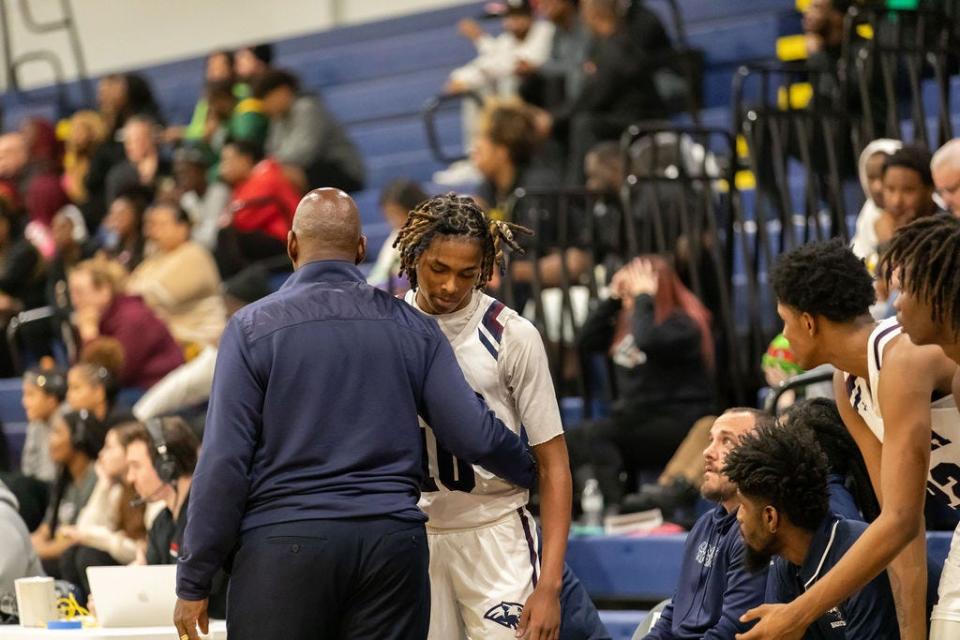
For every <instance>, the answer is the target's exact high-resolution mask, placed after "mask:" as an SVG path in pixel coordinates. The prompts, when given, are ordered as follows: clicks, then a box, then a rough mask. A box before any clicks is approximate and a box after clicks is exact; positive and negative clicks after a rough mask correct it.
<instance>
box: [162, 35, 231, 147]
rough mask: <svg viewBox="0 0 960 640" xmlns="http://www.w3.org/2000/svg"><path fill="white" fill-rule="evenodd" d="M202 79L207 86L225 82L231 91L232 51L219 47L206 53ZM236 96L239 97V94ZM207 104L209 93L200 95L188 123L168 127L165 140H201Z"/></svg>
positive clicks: (204, 128)
mask: <svg viewBox="0 0 960 640" xmlns="http://www.w3.org/2000/svg"><path fill="white" fill-rule="evenodd" d="M203 81H204V84H205V85H206V86H207V87H209V86H210V85H211V84H212V83H225V84H226V85H227V86H228V87H230V88H231V93H232V89H233V86H234V85H236V73H235V71H234V55H233V51H229V50H227V49H220V50H218V51H214V52H213V53H211V54H210V55H208V56H207V63H206V66H205V68H204V74H203ZM241 93H242V91H241ZM237 97H238V98H239V97H241V96H237ZM209 106H210V96H209V93H207V94H205V95H203V96H201V97H200V99H199V100H197V104H196V105H195V106H194V107H193V115H192V116H191V117H190V124H188V125H187V126H186V127H170V128H168V129H167V132H166V135H165V137H166V138H167V140H180V139H183V140H188V141H199V140H203V139H204V138H205V137H206V135H205V134H206V131H207V120H208V116H209Z"/></svg>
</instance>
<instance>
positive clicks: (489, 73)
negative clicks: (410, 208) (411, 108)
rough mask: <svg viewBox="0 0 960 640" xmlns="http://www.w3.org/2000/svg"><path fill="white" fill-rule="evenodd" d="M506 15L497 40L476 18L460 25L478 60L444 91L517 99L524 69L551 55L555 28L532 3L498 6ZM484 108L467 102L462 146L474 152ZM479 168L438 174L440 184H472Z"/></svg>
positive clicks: (522, 0) (458, 166)
mask: <svg viewBox="0 0 960 640" xmlns="http://www.w3.org/2000/svg"><path fill="white" fill-rule="evenodd" d="M493 8H494V10H496V11H500V12H502V14H503V33H501V34H500V35H499V36H497V37H493V36H491V35H489V34H487V32H486V31H484V30H483V27H481V26H480V25H479V24H478V23H477V22H476V21H475V20H472V19H469V18H465V19H463V20H461V21H460V22H459V24H458V25H457V30H458V31H459V32H460V34H461V35H462V36H463V37H465V38H467V39H468V40H470V41H471V42H473V43H474V45H475V46H476V48H477V57H476V58H474V59H473V60H471V61H470V62H469V63H467V64H466V65H464V66H462V67H459V68H457V69H454V70H453V71H452V72H451V73H450V76H449V78H448V79H447V83H446V85H445V86H444V92H445V93H447V94H451V95H460V94H466V93H473V94H475V95H477V96H478V97H479V98H480V99H481V100H483V101H486V99H487V98H491V97H500V98H510V97H516V96H517V95H518V91H519V88H520V82H521V79H522V75H521V74H520V73H519V72H520V70H521V69H522V68H523V69H525V68H527V67H529V68H536V67H539V66H540V65H542V64H543V63H544V62H546V60H547V58H548V57H549V55H550V43H551V40H552V38H553V25H551V24H550V23H548V22H544V21H541V20H534V16H533V8H532V7H531V4H530V2H529V1H528V0H510V1H509V2H506V3H503V4H501V5H493ZM480 106H481V105H478V104H476V103H475V102H474V101H473V100H464V101H463V146H464V148H465V149H469V148H470V145H471V144H472V143H473V141H474V138H475V137H476V133H477V126H476V122H477V116H478V110H479V108H480ZM475 174H476V171H475V168H473V167H471V166H470V165H469V164H468V163H455V164H454V165H452V166H451V167H450V168H449V169H447V170H446V171H442V172H439V173H438V174H437V176H436V178H435V179H436V180H437V181H439V182H440V183H442V184H456V183H464V182H470V181H472V180H474V179H475Z"/></svg>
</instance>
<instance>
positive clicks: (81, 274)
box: [69, 259, 183, 389]
mask: <svg viewBox="0 0 960 640" xmlns="http://www.w3.org/2000/svg"><path fill="white" fill-rule="evenodd" d="M69 287H70V300H71V301H72V302H73V308H74V315H75V324H76V326H77V331H78V333H79V334H80V339H81V341H82V342H83V344H87V343H89V342H91V341H92V340H95V339H96V338H99V337H100V336H108V337H112V338H116V339H117V340H118V341H119V342H120V345H121V346H122V347H123V354H124V366H123V370H122V371H121V372H120V375H119V377H118V382H119V384H120V386H121V387H135V388H138V389H149V388H150V387H151V386H152V385H153V384H154V383H156V382H157V381H158V380H160V379H161V378H162V377H163V376H165V375H166V374H168V373H170V372H171V371H172V370H173V369H175V368H176V367H178V366H180V365H181V364H183V353H182V352H181V351H180V347H178V346H177V343H176V341H175V340H174V339H173V337H172V336H171V335H170V332H169V330H168V329H167V327H166V325H164V324H163V322H162V321H161V320H160V319H159V318H157V316H156V315H154V313H153V312H152V311H151V310H150V308H149V307H147V305H146V304H145V303H144V302H143V299H142V298H140V297H138V296H130V295H124V294H123V293H122V288H121V283H120V281H119V279H118V276H117V274H116V272H115V269H114V268H113V267H111V266H110V265H109V264H108V263H106V262H105V261H103V260H98V259H94V260H87V261H86V262H82V263H80V264H78V265H77V266H76V267H75V268H74V270H73V271H71V272H70V276H69Z"/></svg>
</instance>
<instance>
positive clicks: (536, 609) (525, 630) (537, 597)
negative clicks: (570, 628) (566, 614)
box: [517, 582, 560, 640]
mask: <svg viewBox="0 0 960 640" xmlns="http://www.w3.org/2000/svg"><path fill="white" fill-rule="evenodd" d="M517 637H518V638H528V639H529V640H557V639H558V638H559V637H560V592H559V591H557V590H553V589H548V588H547V587H545V586H543V583H542V582H541V583H540V585H539V586H537V588H536V589H534V590H533V593H532V594H530V597H529V598H527V601H526V602H525V603H524V605H523V613H522V614H520V626H519V627H518V628H517Z"/></svg>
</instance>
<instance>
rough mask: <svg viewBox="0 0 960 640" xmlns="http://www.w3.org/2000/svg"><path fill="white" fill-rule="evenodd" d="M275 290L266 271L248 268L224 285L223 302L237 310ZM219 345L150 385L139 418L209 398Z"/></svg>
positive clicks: (136, 407) (231, 310) (140, 404)
mask: <svg viewBox="0 0 960 640" xmlns="http://www.w3.org/2000/svg"><path fill="white" fill-rule="evenodd" d="M270 293H272V290H271V288H270V282H269V280H268V277H267V272H266V270H265V269H264V270H261V269H257V268H252V269H247V270H245V271H243V272H241V273H239V274H237V275H236V276H234V277H233V278H231V279H230V280H228V281H227V282H225V283H224V284H223V303H224V306H225V307H226V309H227V315H228V317H229V316H232V315H233V314H234V313H236V312H237V311H239V310H240V309H242V308H243V307H245V306H246V305H248V304H250V303H251V302H256V301H257V300H259V299H260V298H263V297H265V296H268V295H270ZM217 349H218V345H213V346H207V347H205V348H204V349H203V351H201V352H200V353H199V354H198V355H197V356H196V357H195V358H193V359H192V360H191V361H190V362H187V363H186V364H184V365H182V366H180V367H177V368H176V369H174V370H173V371H171V372H170V373H169V374H167V375H166V376H165V377H164V378H163V380H161V381H160V382H158V383H157V384H155V385H153V386H152V387H150V390H149V391H147V392H146V393H145V394H144V395H143V397H141V398H140V399H139V400H138V401H137V404H136V405H134V407H133V413H134V415H135V416H136V417H137V419H138V420H140V421H146V420H148V419H150V418H155V417H157V416H164V415H170V414H173V413H178V412H181V411H183V410H185V409H189V408H191V407H196V406H198V405H201V404H202V403H204V402H206V401H207V400H208V399H209V398H210V389H211V388H212V387H213V372H214V368H215V365H216V362H217Z"/></svg>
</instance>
